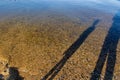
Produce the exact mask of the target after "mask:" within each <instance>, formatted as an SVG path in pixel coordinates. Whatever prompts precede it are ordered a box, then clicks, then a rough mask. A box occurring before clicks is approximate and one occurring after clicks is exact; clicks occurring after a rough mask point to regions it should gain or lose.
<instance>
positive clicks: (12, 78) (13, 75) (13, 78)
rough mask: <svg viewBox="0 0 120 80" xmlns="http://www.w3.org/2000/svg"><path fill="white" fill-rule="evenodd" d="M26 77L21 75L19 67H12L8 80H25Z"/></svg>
mask: <svg viewBox="0 0 120 80" xmlns="http://www.w3.org/2000/svg"><path fill="white" fill-rule="evenodd" d="M23 79H24V78H23V77H21V76H20V75H19V71H18V68H16V67H10V68H9V76H8V79H7V80H23Z"/></svg>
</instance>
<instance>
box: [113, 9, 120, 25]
mask: <svg viewBox="0 0 120 80" xmlns="http://www.w3.org/2000/svg"><path fill="white" fill-rule="evenodd" d="M113 21H118V22H119V21H120V10H119V11H118V12H117V13H116V15H115V16H114V17H113ZM119 23H120V22H119Z"/></svg>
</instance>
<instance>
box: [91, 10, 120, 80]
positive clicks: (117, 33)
mask: <svg viewBox="0 0 120 80" xmlns="http://www.w3.org/2000/svg"><path fill="white" fill-rule="evenodd" d="M119 38H120V11H119V12H118V13H117V14H116V15H115V16H114V18H113V24H112V26H111V28H110V29H109V32H108V34H107V36H106V38H105V41H104V44H103V46H102V49H101V52H100V55H99V58H98V61H97V63H96V66H95V69H94V71H93V74H92V77H91V80H99V79H100V75H101V72H102V69H103V66H104V64H105V61H106V60H107V66H106V72H105V76H104V80H112V77H113V72H114V67H115V62H116V48H117V44H118V41H119Z"/></svg>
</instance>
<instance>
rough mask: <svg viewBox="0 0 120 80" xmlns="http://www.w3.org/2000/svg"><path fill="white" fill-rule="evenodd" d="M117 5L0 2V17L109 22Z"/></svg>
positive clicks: (84, 0)
mask: <svg viewBox="0 0 120 80" xmlns="http://www.w3.org/2000/svg"><path fill="white" fill-rule="evenodd" d="M119 5H120V2H119V1H118V0H109V1H105V0H101V1H98V0H75V1H73V0H57V1H55V0H27V1H25V0H0V17H1V19H5V20H6V19H10V20H11V18H16V17H23V16H24V18H25V19H26V20H29V21H38V20H41V19H43V20H44V18H46V17H50V18H54V17H55V16H57V17H58V16H59V17H61V16H62V17H68V18H71V19H72V20H74V21H78V22H79V21H82V22H89V21H91V20H92V21H93V20H95V19H102V20H103V22H110V21H111V18H112V17H113V16H114V14H115V13H116V12H117V11H118V10H119V9H120V6H119ZM51 16H52V17H51ZM106 19H107V20H106ZM108 24H109V23H108Z"/></svg>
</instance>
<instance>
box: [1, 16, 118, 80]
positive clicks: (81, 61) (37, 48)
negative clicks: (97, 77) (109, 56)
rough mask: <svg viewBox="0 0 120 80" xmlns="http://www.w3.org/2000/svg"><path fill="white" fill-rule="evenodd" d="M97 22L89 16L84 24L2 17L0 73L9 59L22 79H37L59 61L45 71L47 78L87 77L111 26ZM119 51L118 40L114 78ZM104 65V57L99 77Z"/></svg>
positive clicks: (81, 79)
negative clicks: (87, 21)
mask: <svg viewBox="0 0 120 80" xmlns="http://www.w3.org/2000/svg"><path fill="white" fill-rule="evenodd" d="M100 24H101V22H97V23H96V22H95V20H91V22H89V23H87V24H84V25H83V24H81V23H75V22H74V21H72V20H70V19H64V18H62V19H61V18H56V19H52V20H50V21H42V22H40V23H34V24H29V23H27V22H24V21H22V20H21V21H17V20H11V21H9V20H8V21H1V22H0V67H2V68H1V69H0V73H2V72H3V71H4V64H6V63H8V64H9V66H11V67H17V68H18V71H19V72H20V75H21V76H22V77H24V79H25V80H40V79H42V78H43V77H44V78H46V77H45V75H46V74H47V73H48V72H49V71H50V70H51V69H52V68H53V67H54V66H55V65H56V64H57V63H58V64H57V67H54V70H53V71H54V72H53V73H48V74H51V76H49V77H48V78H51V79H53V78H54V80H89V79H90V78H91V75H92V72H93V70H94V68H95V65H96V62H97V60H98V57H99V54H100V52H101V48H102V45H103V43H104V40H105V37H106V35H107V33H108V30H109V28H110V27H111V26H108V27H104V25H103V26H102V25H100ZM90 27H91V28H90ZM93 27H94V28H93ZM89 28H90V29H89ZM119 53H120V43H118V47H117V52H116V54H117V56H116V57H117V58H116V65H115V68H114V69H115V70H114V77H113V78H114V80H118V79H120V60H119V57H120V54H119ZM59 61H60V62H59ZM105 69H106V61H105V64H104V66H103V70H102V74H101V79H102V78H103V77H104V74H105ZM51 72H52V71H51Z"/></svg>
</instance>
